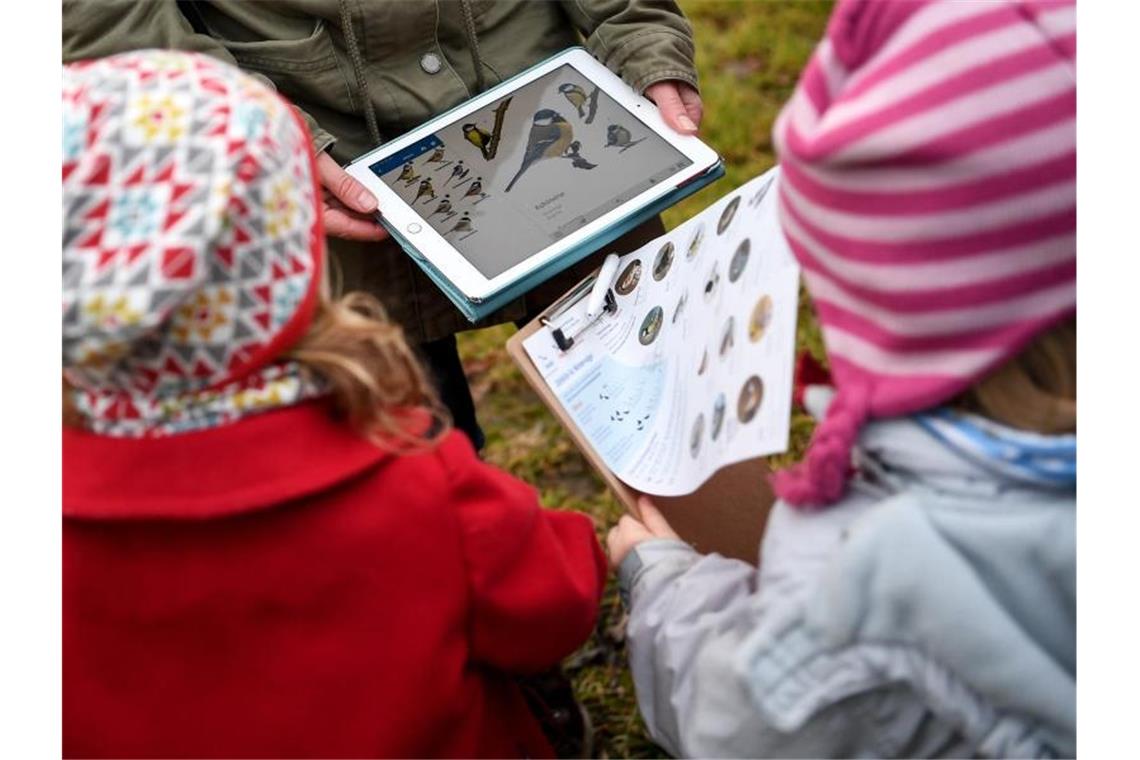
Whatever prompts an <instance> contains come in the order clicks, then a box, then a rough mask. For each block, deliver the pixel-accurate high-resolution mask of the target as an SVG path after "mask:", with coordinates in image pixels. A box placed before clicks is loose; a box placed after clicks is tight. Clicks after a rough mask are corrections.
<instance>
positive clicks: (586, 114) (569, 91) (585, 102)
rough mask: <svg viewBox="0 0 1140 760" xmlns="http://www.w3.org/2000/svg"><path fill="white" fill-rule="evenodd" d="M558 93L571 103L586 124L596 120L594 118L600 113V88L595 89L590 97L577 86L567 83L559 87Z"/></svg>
mask: <svg viewBox="0 0 1140 760" xmlns="http://www.w3.org/2000/svg"><path fill="white" fill-rule="evenodd" d="M558 91H559V92H560V93H562V96H563V97H565V98H566V99H567V100H569V101H570V105H572V106H574V108H575V109H576V110H577V111H578V118H579V119H582V120H583V121H584V122H585V123H586V124H589V123H591V122H592V121H593V120H594V116H595V115H596V114H597V112H598V88H597V87H595V88H594V91H593V92H592V93H590V94H589V95H587V94H586V91H585V90H583V89H582V88H581V87H579V86H578V85H576V84H573V83H571V82H565V83H563V84H561V85H559V86H558Z"/></svg>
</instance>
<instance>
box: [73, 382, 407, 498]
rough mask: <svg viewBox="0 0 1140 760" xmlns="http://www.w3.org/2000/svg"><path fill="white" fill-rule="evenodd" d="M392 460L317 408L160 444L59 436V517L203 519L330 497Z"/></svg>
mask: <svg viewBox="0 0 1140 760" xmlns="http://www.w3.org/2000/svg"><path fill="white" fill-rule="evenodd" d="M392 456H394V455H393V454H391V453H390V452H388V451H385V450H384V449H382V448H380V447H378V446H376V445H375V444H373V443H370V442H369V441H367V440H365V439H363V438H361V437H360V436H358V435H356V434H355V433H354V432H353V431H352V430H351V429H350V428H349V427H348V426H347V425H345V424H343V423H340V422H337V421H335V420H333V419H332V418H331V417H330V416H329V414H328V411H327V409H326V408H325V406H324V404H323V403H320V402H315V403H308V404H302V405H300V406H295V407H290V408H286V409H280V410H277V411H273V412H267V413H265V414H261V415H257V416H254V417H249V418H246V419H243V420H241V421H239V422H236V423H234V424H231V425H224V426H222V427H218V428H213V429H210V430H205V431H202V432H198V433H186V434H183V435H175V436H169V437H163V438H150V439H134V438H111V437H108V436H101V435H95V434H93V433H88V432H85V431H82V430H75V429H71V428H64V431H63V514H64V516H65V517H79V518H90V519H116V518H191V519H193V518H205V517H217V516H222V515H229V514H236V513H240V512H247V511H251V510H255V509H262V508H265V507H269V506H272V505H275V504H280V503H281V502H284V501H288V500H291V499H296V498H300V497H303V496H307V495H309V494H313V493H316V492H319V491H322V490H324V489H327V488H330V487H332V486H334V485H336V484H338V483H341V482H343V481H345V480H347V479H349V478H352V477H354V476H356V475H358V474H360V473H361V472H363V471H364V470H366V469H369V468H371V467H374V466H376V465H377V464H378V463H380V462H382V461H383V460H385V459H388V458H390V457H392Z"/></svg>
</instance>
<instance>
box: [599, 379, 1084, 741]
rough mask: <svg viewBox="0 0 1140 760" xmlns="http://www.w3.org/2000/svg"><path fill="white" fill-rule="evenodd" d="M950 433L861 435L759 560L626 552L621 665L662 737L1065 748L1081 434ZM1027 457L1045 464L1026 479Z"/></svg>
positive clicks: (782, 520) (879, 425) (883, 428)
mask: <svg viewBox="0 0 1140 760" xmlns="http://www.w3.org/2000/svg"><path fill="white" fill-rule="evenodd" d="M829 399H830V395H829V394H827V393H820V392H818V391H817V392H814V393H809V396H808V401H809V404H808V405H809V408H812V407H814V408H812V411H813V413H822V411H823V409H824V408H825V407H826V403H827V402H828V401H829ZM975 419H976V418H975ZM959 432H960V431H958V430H956V429H953V428H951V432H950V434H942V433H939V432H938V431H937V430H933V432H932V428H931V427H930V426H929V425H924V424H923V423H922V421H921V420H919V419H915V418H907V419H895V420H888V421H883V422H875V423H872V424H870V425H868V426H867V427H866V428H865V429H864V431H863V433H862V434H861V436H860V443H859V449H858V452H857V464H858V468H859V471H860V476H859V477H858V478H857V479H856V481H855V482H854V483H853V485H852V487H851V489H850V491H849V493H848V495H847V496H846V497H845V499H844V500H843V501H842V502H840V503H839V504H838V505H836V506H834V507H831V508H830V509H826V510H823V511H819V512H804V511H799V510H794V509H791V508H789V507H788V506H787V505H785V504H782V503H778V504H777V505H776V506H775V507H774V508H773V511H772V513H771V517H770V519H769V523H768V526H767V532H766V534H765V538H764V541H763V544H762V546H761V550H760V558H761V561H760V564H759V569H757V568H755V567H752V566H751V565H748V564H746V563H743V562H740V561H737V560H730V559H725V558H723V557H720V556H718V555H708V556H704V555H700V554H697V553H696V552H695V551H693V550H692V549H691V548H690V547H689V546H688V545H686V544H684V543H682V542H679V541H666V540H656V541H650V542H646V543H643V544H642V545H641V546H640V547H638V548H637V549H636V550H635V551H634V552H631V554H630V555H629V556H628V557H627V558H626V560H625V562H623V564H622V566H621V568H620V572H619V577H620V580H621V584H622V589H623V592H624V593H626V594H628V597H627V598H628V600H629V603H630V622H629V634H628V635H629V650H630V661H631V666H632V669H633V678H634V682H635V684H636V687H637V695H638V701H639V703H640V707H641V711H642V714H643V715H644V716H645V719H646V722H647V724H648V726H649V730H650V733H651V734H652V736H653V737H654V739H655V740H656V741H658V742H659V743H660V744H661V745H662V746H663V747H665V748H666V749H667V750H668V751H670V752H671V753H673V754H675V755H678V756H682V755H683V756H696V757H715V756H734V757H773V756H775V757H794V756H814V757H830V756H841V757H852V756H881V757H892V756H893V757H900V756H901V757H919V756H962V757H971V756H988V757H1013V756H1071V755H1073V754H1074V753H1075V751H1076V727H1075V711H1076V708H1075V701H1076V695H1075V684H1076V653H1075V635H1076V627H1075V613H1076V585H1075V583H1076V577H1075V576H1076V545H1075V491H1074V487H1073V483H1072V482H1068V483H1066V482H1064V480H1065V479H1064V478H1063V477H1062V478H1060V479H1059V480H1060V481H1061V482H1060V484H1058V482H1057V480H1058V478H1055V477H1053V475H1052V472H1053V471H1054V470H1057V469H1061V470H1064V469H1066V466H1068V465H1072V464H1073V463H1074V462H1075V448H1076V444H1075V437H1073V436H1067V437H1056V438H1048V437H1044V436H1026V435H1025V434H1021V433H1017V432H1016V431H1011V430H1008V429H1006V428H1001V427H999V426H994V425H989V426H986V429H985V431H984V435H982V436H980V437H981V438H985V439H986V440H983V441H980V443H982V444H984V446H983V448H982V449H979V448H978V447H972V446H971V445H970V442H969V441H966V442H965V443H962V441H961V440H959V439H961V438H963V436H961V435H959ZM975 432H976V430H975ZM956 437H957V438H956ZM965 437H966V438H968V437H969V436H965ZM1035 439H1036V440H1035ZM1058 442H1059V443H1060V444H1061V448H1062V449H1064V448H1065V447H1066V446H1067V447H1069V448H1070V449H1071V453H1070V459H1071V460H1072V461H1068V462H1066V461H1064V457H1063V456H1062V457H1058V456H1056V454H1055V451H1053V450H1052V447H1053V445H1054V443H1058ZM1038 444H1040V447H1039V446H1038ZM1026 447H1028V448H1026ZM1026 450H1028V451H1029V455H1030V456H1031V457H1032V456H1034V455H1036V454H1039V453H1040V451H1042V450H1043V451H1045V452H1046V454H1047V456H1043V457H1042V456H1039V457H1038V459H1039V462H1037V463H1035V465H1036V464H1040V465H1041V467H1042V468H1044V469H1038V472H1040V473H1042V477H1041V478H1039V479H1037V480H1035V478H1034V476H1033V475H1032V474H1030V475H1025V473H1024V472H1023V471H1022V470H1023V469H1024V468H1021V467H1020V465H1019V464H1017V462H1018V461H1020V460H1019V457H1023V456H1024V455H1025V454H1026ZM1035 452H1036V454H1035ZM1002 460H1006V461H1002ZM1073 477H1074V478H1075V475H1074V476H1073Z"/></svg>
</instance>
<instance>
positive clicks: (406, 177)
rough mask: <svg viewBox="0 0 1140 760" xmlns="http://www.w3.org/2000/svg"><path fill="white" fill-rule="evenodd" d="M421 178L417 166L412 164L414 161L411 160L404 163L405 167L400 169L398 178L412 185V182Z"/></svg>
mask: <svg viewBox="0 0 1140 760" xmlns="http://www.w3.org/2000/svg"><path fill="white" fill-rule="evenodd" d="M419 178H420V175H418V174H416V167H414V166H412V162H411V161H409V162H408V163H406V164H404V168H403V169H401V170H400V176H399V177H397V178H396V179H398V180H400V181H402V182H403V183H404V184H405V185H408V186H409V187H410V186H411V184H412V183H413V182H415V181H416V180H417V179H419Z"/></svg>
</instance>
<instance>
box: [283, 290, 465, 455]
mask: <svg viewBox="0 0 1140 760" xmlns="http://www.w3.org/2000/svg"><path fill="white" fill-rule="evenodd" d="M286 357H288V358H290V359H294V360H296V361H297V362H299V363H300V364H302V365H303V366H305V367H307V368H308V369H309V370H311V371H312V372H314V373H316V374H317V375H318V376H320V377H321V378H323V379H324V380H325V381H327V382H328V384H329V389H330V398H331V403H332V405H333V408H334V410H335V411H336V412H337V413H339V414H342V415H343V416H344V417H345V418H346V419H347V421H348V422H349V424H351V425H352V426H353V427H354V428H355V429H356V430H357V431H359V432H360V433H361V435H364V436H366V437H368V438H369V439H370V440H372V441H373V442H375V443H376V444H377V445H380V446H384V447H385V448H399V449H412V450H422V449H423V448H426V447H430V446H431V445H433V444H434V443H436V442H437V441H438V440H439V439H440V438H441V437H442V436H443V434H444V433H446V432H447V430H448V429H449V428H450V417H449V415H448V413H447V411H446V409H445V408H444V407H443V405H442V404H441V403H440V401H439V398H438V396H437V395H436V392H435V389H434V387H433V386H432V384H431V382H430V380H429V378H428V377H427V375H426V373H425V372H424V369H423V367H422V366H421V365H420V362H419V360H418V358H417V357H416V355H415V353H414V352H413V350H412V348H411V347H410V346H409V345H408V342H407V340H406V339H405V338H404V331H403V329H402V328H401V327H400V326H399V325H397V324H394V323H393V322H391V321H390V320H389V319H388V316H387V313H386V312H385V311H384V307H383V305H381V303H380V302H379V301H378V300H376V298H375V297H373V296H371V295H369V294H367V293H359V292H357V293H349V294H348V295H345V296H342V297H339V298H332V297H329V296H328V295H327V294H322V297H321V300H320V303H319V305H318V306H317V313H316V314H315V316H314V318H313V323H312V324H311V325H310V326H309V330H308V332H306V333H305V336H304V337H302V338H301V339H300V340H299V341H298V342H297V344H296V345H295V346H294V347H293V348H292V349H291V350H290V351H289V352H288V353H287V354H286ZM424 410H426V411H427V412H428V413H429V414H430V416H431V418H432V424H431V425H430V426H428V429H427V430H421V431H418V432H417V431H416V429H415V428H416V427H417V426H418V427H423V415H422V412H423V411H424ZM417 420H419V422H418V423H417Z"/></svg>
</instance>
